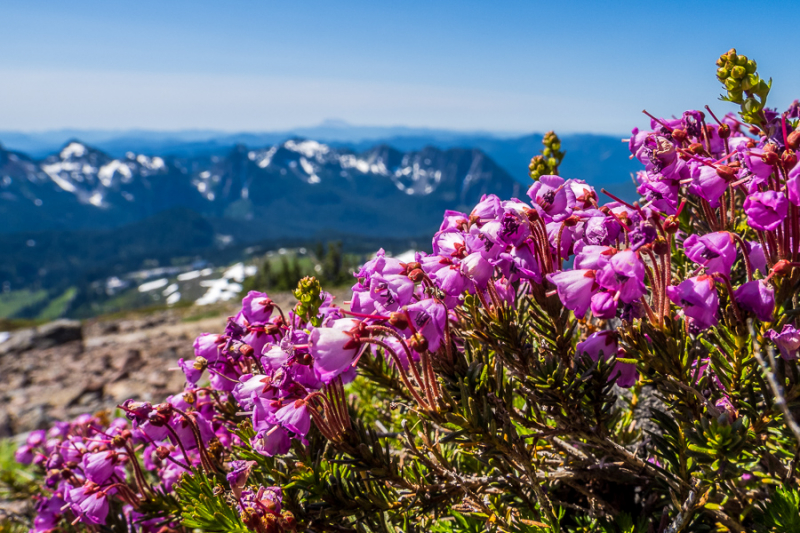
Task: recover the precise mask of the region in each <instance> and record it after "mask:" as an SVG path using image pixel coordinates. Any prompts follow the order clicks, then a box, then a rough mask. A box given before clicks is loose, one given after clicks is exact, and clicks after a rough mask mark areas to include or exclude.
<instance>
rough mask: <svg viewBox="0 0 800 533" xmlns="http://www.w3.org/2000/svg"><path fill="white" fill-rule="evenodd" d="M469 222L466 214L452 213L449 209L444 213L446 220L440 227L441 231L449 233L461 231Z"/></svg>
mask: <svg viewBox="0 0 800 533" xmlns="http://www.w3.org/2000/svg"><path fill="white" fill-rule="evenodd" d="M468 222H469V215H467V214H466V213H462V212H461V211H451V210H449V209H448V210H446V211H445V212H444V220H442V225H441V226H440V227H439V231H447V230H451V229H455V230H461V229H463V228H464V225H465V224H467V223H468Z"/></svg>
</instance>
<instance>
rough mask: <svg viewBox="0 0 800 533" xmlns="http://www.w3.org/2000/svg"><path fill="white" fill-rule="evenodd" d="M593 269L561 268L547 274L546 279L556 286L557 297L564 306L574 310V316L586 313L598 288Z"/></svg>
mask: <svg viewBox="0 0 800 533" xmlns="http://www.w3.org/2000/svg"><path fill="white" fill-rule="evenodd" d="M595 274H596V272H595V271H594V270H562V271H561V272H556V273H555V274H548V275H547V279H548V281H550V283H552V284H553V285H555V286H556V290H557V291H558V298H559V299H560V300H561V303H562V304H564V307H566V308H567V309H569V310H570V311H574V312H575V316H577V317H582V316H584V315H585V314H586V311H587V310H588V309H589V305H590V304H591V300H592V296H593V295H594V294H595V293H596V292H597V290H598V289H599V288H600V287H599V285H598V284H597V281H596V280H595Z"/></svg>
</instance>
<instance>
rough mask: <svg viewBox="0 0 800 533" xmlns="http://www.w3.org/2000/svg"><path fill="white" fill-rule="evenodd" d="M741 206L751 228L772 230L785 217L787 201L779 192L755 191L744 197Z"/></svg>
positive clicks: (787, 210) (787, 208) (787, 206)
mask: <svg viewBox="0 0 800 533" xmlns="http://www.w3.org/2000/svg"><path fill="white" fill-rule="evenodd" d="M743 207H744V212H745V213H747V223H748V224H749V225H750V227H751V228H753V229H758V230H762V231H772V230H774V229H775V228H777V227H778V226H779V225H780V224H781V222H783V220H784V219H785V218H786V214H787V213H788V212H789V201H788V200H787V199H786V197H785V196H784V195H783V194H781V193H779V192H775V191H766V192H757V193H753V194H750V195H748V196H747V198H745V200H744V206H743Z"/></svg>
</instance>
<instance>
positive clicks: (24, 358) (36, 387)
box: [0, 291, 345, 437]
mask: <svg viewBox="0 0 800 533" xmlns="http://www.w3.org/2000/svg"><path fill="white" fill-rule="evenodd" d="M344 297H345V294H344V291H342V294H339V295H338V297H337V300H336V301H337V303H339V304H341V301H342V299H343V298H344ZM273 299H274V300H275V301H276V303H278V304H279V305H281V307H282V308H283V309H284V310H286V311H288V310H290V309H291V308H292V306H293V305H294V303H295V302H296V300H294V298H293V297H292V296H291V295H289V294H288V293H286V294H279V295H273ZM237 303H238V302H237ZM236 311H237V309H236V304H234V303H232V304H231V305H218V306H216V307H215V308H212V309H209V308H204V307H193V308H188V309H185V308H184V309H169V310H163V311H159V312H156V313H152V314H147V315H138V316H137V315H136V314H132V315H130V316H127V317H124V318H113V319H109V318H106V319H96V320H91V321H86V322H84V323H83V324H77V323H73V324H72V326H71V327H73V328H79V331H78V332H77V333H74V332H73V333H70V335H73V336H74V335H75V334H76V335H77V336H78V337H82V339H81V340H67V341H65V342H62V341H59V340H55V341H50V342H49V344H52V343H53V342H56V343H57V344H56V345H55V346H49V347H42V346H37V343H36V342H33V343H31V342H28V344H27V345H25V343H21V344H22V346H17V347H16V348H14V346H15V340H16V341H18V340H19V338H17V339H15V336H16V337H24V336H25V335H28V337H30V336H31V335H33V336H34V337H35V335H36V333H35V332H32V331H27V332H25V331H23V332H13V333H12V335H11V338H10V339H9V340H6V341H5V342H3V343H0V437H11V436H14V435H19V434H22V433H25V432H28V431H31V430H33V429H39V428H46V427H48V426H49V424H50V423H51V422H52V421H53V420H68V419H71V418H74V417H75V416H77V415H79V414H82V413H91V412H96V411H99V410H101V409H109V408H110V409H113V408H114V406H116V405H118V404H119V403H121V402H123V401H124V400H126V399H128V398H136V399H141V400H147V401H151V402H161V401H163V400H164V398H166V397H167V396H168V395H170V394H174V393H176V392H179V391H181V390H182V389H183V385H184V377H183V373H182V372H181V371H180V370H178V369H177V360H178V359H179V358H181V357H183V358H193V357H194V353H193V349H192V343H193V341H194V339H195V337H197V336H198V335H199V334H201V333H203V332H212V333H221V332H222V331H223V330H224V328H225V322H226V317H227V316H230V315H232V314H234V313H235V312H236ZM212 315H213V316H212ZM62 337H63V335H62ZM34 340H35V339H34ZM19 344H20V343H19V342H16V345H19ZM31 344H32V345H31ZM39 344H42V343H39ZM44 344H47V343H44Z"/></svg>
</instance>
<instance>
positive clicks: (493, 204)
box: [469, 194, 503, 226]
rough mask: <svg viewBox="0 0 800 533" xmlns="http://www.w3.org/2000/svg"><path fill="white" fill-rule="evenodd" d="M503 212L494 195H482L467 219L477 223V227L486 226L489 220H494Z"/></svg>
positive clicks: (498, 199)
mask: <svg viewBox="0 0 800 533" xmlns="http://www.w3.org/2000/svg"><path fill="white" fill-rule="evenodd" d="M502 212H503V205H502V202H501V201H500V198H498V197H497V196H496V195H494V194H484V195H483V196H482V197H481V201H480V202H478V205H476V206H475V208H474V209H473V210H472V212H471V213H470V215H469V218H471V219H472V220H474V221H475V222H477V223H478V225H479V226H482V225H484V224H486V223H487V222H489V221H491V220H495V219H496V218H497V217H499V216H500V214H501V213H502Z"/></svg>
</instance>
